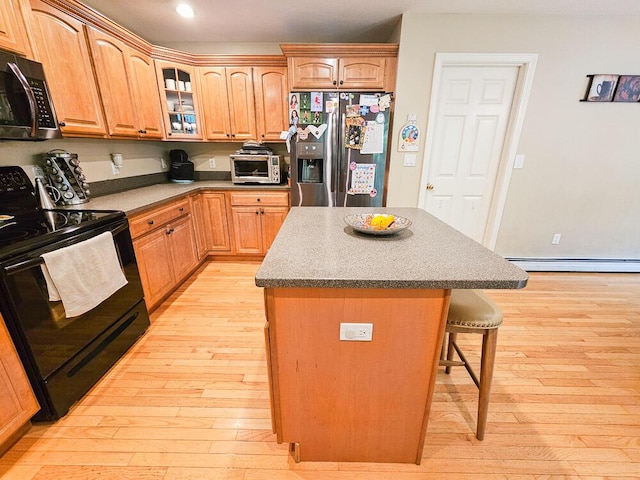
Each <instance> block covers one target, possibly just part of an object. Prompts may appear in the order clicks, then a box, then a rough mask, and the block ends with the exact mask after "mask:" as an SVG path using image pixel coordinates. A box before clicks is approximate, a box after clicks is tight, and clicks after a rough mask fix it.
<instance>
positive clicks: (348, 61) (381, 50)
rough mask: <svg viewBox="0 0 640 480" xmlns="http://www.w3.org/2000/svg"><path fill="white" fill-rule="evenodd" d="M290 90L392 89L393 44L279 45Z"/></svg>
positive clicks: (393, 85)
mask: <svg viewBox="0 0 640 480" xmlns="http://www.w3.org/2000/svg"><path fill="white" fill-rule="evenodd" d="M280 47H281V49H282V51H283V52H284V54H285V56H286V57H287V63H288V66H289V85H290V87H291V90H335V89H338V90H350V91H355V90H357V91H387V92H390V91H393V89H394V88H395V75H396V66H397V54H398V45H397V44H326V45H325V44H282V45H280Z"/></svg>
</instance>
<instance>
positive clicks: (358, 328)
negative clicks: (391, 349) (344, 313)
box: [340, 323, 373, 342]
mask: <svg viewBox="0 0 640 480" xmlns="http://www.w3.org/2000/svg"><path fill="white" fill-rule="evenodd" d="M372 339H373V323H341V324H340V340H346V341H351V342H370V341H371V340H372Z"/></svg>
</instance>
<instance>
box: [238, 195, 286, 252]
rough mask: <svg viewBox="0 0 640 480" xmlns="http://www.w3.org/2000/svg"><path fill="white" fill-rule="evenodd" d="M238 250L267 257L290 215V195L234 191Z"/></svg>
mask: <svg viewBox="0 0 640 480" xmlns="http://www.w3.org/2000/svg"><path fill="white" fill-rule="evenodd" d="M229 211H230V216H231V222H232V229H233V244H234V251H235V253H236V254H238V255H264V254H265V253H266V252H267V250H269V247H270V246H271V244H272V243H273V240H274V239H275V237H276V235H277V233H278V230H280V226H281V225H282V222H284V219H285V217H286V216H287V213H288V212H289V193H288V192H260V191H255V192H249V191H247V192H230V193H229Z"/></svg>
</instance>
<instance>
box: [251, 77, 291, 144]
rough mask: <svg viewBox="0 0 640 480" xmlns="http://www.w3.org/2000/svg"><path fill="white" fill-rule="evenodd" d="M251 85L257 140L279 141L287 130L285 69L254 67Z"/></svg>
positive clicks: (287, 113)
mask: <svg viewBox="0 0 640 480" xmlns="http://www.w3.org/2000/svg"><path fill="white" fill-rule="evenodd" d="M253 84H254V91H255V104H256V128H257V132H258V138H257V139H258V140H260V141H264V142H273V141H281V140H282V139H281V138H280V134H281V132H282V131H286V130H288V129H289V110H288V108H287V103H288V101H287V100H288V95H289V88H288V87H287V68H286V67H254V68H253Z"/></svg>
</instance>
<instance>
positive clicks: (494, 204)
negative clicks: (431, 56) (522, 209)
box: [418, 53, 538, 250]
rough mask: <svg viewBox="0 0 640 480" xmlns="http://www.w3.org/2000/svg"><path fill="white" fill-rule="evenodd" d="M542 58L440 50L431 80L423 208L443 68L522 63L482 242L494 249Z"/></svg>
mask: <svg viewBox="0 0 640 480" xmlns="http://www.w3.org/2000/svg"><path fill="white" fill-rule="evenodd" d="M537 61H538V54H537V53H436V58H435V64H434V69H433V79H432V83H431V98H430V100H429V113H428V117H427V132H426V135H425V145H429V146H430V147H429V148H425V152H424V156H423V159H422V176H421V179H420V195H419V196H418V207H419V208H422V205H423V204H424V202H425V199H426V195H427V191H426V184H427V180H428V175H429V166H430V163H431V156H432V150H433V138H434V135H435V127H436V125H435V122H434V121H431V120H432V119H435V118H436V113H437V108H438V98H439V96H440V82H441V79H442V72H443V70H444V69H445V68H446V67H454V66H455V67H472V66H481V67H505V66H514V67H518V78H517V80H516V90H515V92H514V94H513V104H512V107H511V113H510V114H509V120H508V124H507V131H506V133H505V141H504V145H503V147H502V154H501V155H500V161H499V164H498V171H497V175H496V182H495V187H494V190H493V195H492V197H491V205H490V206H489V217H488V219H487V227H486V229H485V233H484V238H483V240H482V244H483V245H484V246H485V247H487V248H489V249H491V250H493V249H494V248H495V246H496V242H497V239H498V231H499V228H500V222H501V220H502V214H503V212H504V205H505V202H506V199H507V193H508V191H509V182H510V181H511V172H512V170H513V164H514V161H515V156H516V153H517V149H518V144H519V142H520V135H521V133H522V126H523V124H524V117H525V113H526V111H527V104H528V102H529V95H530V94H531V89H532V87H533V76H534V73H535V69H536V64H537Z"/></svg>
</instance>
